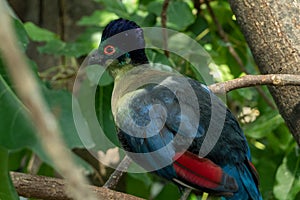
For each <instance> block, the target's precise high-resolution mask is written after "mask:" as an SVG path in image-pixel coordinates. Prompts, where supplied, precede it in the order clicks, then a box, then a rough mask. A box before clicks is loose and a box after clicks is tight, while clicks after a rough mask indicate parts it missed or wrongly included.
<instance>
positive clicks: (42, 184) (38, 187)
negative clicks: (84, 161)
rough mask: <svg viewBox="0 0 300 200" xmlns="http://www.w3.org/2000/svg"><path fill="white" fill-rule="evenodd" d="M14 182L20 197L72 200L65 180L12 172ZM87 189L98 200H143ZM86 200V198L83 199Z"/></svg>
mask: <svg viewBox="0 0 300 200" xmlns="http://www.w3.org/2000/svg"><path fill="white" fill-rule="evenodd" d="M10 175H11V178H12V182H13V184H14V186H15V188H16V190H17V193H18V194H19V195H20V196H23V197H27V198H34V199H44V200H54V199H55V200H70V199H71V198H70V196H68V195H67V194H66V193H65V191H64V188H65V185H66V184H68V183H67V182H66V181H65V180H63V179H59V178H52V177H46V176H37V175H31V174H24V173H19V172H10ZM86 188H87V189H88V191H89V192H91V193H92V194H93V195H94V196H96V197H97V199H116V200H120V199H125V200H141V198H138V197H135V196H132V195H129V194H124V193H121V192H117V191H113V190H110V189H107V188H103V187H96V186H91V185H87V186H86ZM83 199H85V198H83Z"/></svg>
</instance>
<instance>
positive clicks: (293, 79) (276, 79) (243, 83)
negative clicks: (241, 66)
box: [209, 74, 300, 94]
mask: <svg viewBox="0 0 300 200" xmlns="http://www.w3.org/2000/svg"><path fill="white" fill-rule="evenodd" d="M257 85H273V86H287V85H300V75H293V74H267V75H246V76H243V77H240V78H236V79H233V80H230V81H226V82H222V83H216V84H213V85H210V86H209V89H211V90H212V92H214V93H222V94H225V93H227V92H230V91H232V90H234V89H238V88H245V87H251V86H257Z"/></svg>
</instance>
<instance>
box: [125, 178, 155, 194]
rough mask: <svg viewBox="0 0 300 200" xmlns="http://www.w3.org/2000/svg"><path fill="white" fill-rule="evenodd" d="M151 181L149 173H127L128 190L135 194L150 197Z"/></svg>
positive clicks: (129, 192)
mask: <svg viewBox="0 0 300 200" xmlns="http://www.w3.org/2000/svg"><path fill="white" fill-rule="evenodd" d="M151 183H152V181H151V179H150V177H149V175H148V174H147V173H127V184H126V192H127V193H128V194H132V195H134V196H138V197H142V198H148V197H149V195H150V185H151ZM137 188H138V190H137Z"/></svg>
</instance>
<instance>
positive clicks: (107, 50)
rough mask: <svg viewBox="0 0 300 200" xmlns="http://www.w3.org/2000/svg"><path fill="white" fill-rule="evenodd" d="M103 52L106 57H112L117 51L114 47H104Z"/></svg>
mask: <svg viewBox="0 0 300 200" xmlns="http://www.w3.org/2000/svg"><path fill="white" fill-rule="evenodd" d="M103 52H104V54H105V55H109V56H111V55H113V54H114V53H115V52H116V49H115V47H114V46H112V45H107V46H106V47H104V49H103Z"/></svg>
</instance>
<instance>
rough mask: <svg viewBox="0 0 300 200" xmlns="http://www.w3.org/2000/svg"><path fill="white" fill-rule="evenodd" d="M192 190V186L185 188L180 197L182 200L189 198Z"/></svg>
mask: <svg viewBox="0 0 300 200" xmlns="http://www.w3.org/2000/svg"><path fill="white" fill-rule="evenodd" d="M191 192H192V189H191V188H185V189H184V191H183V194H182V195H181V197H180V200H187V199H188V198H189V196H190V194H191Z"/></svg>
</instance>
